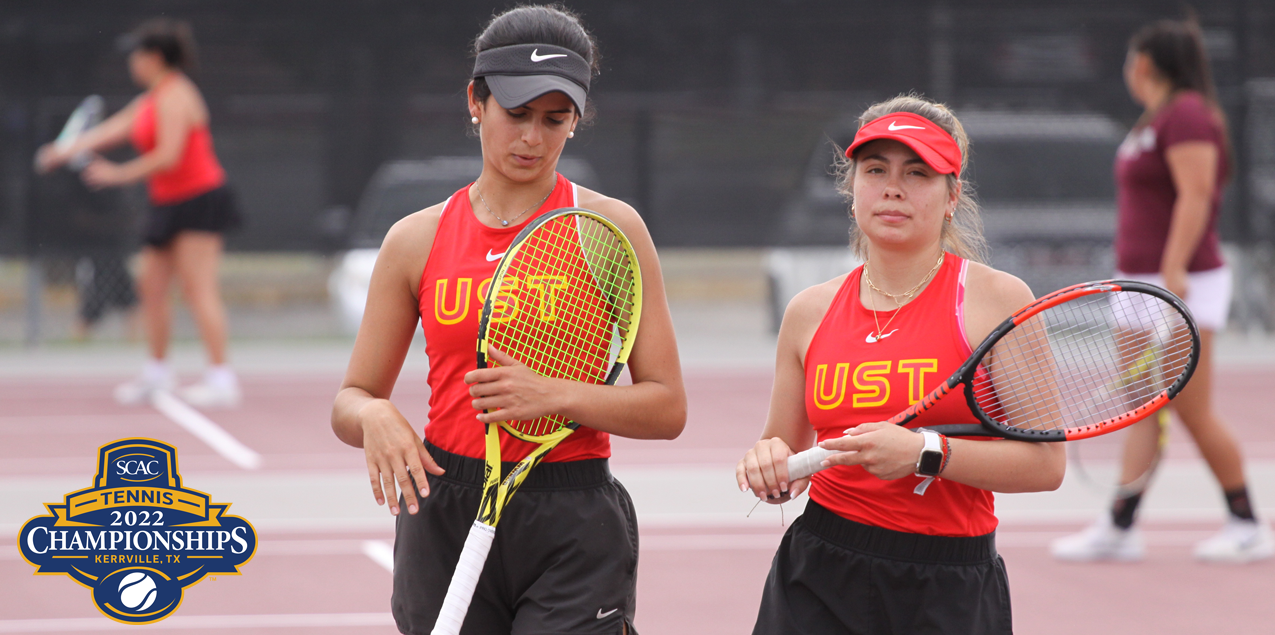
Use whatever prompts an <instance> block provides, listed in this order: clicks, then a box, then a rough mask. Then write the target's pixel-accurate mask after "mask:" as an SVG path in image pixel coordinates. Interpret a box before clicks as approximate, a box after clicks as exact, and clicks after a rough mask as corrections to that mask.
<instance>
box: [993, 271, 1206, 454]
mask: <svg viewBox="0 0 1275 635" xmlns="http://www.w3.org/2000/svg"><path fill="white" fill-rule="evenodd" d="M1192 347H1193V338H1192V335H1191V330H1190V328H1189V327H1188V326H1187V322H1186V319H1185V318H1184V316H1183V315H1182V314H1181V313H1180V312H1179V311H1178V310H1177V309H1176V308H1175V307H1174V306H1173V305H1171V304H1169V303H1168V302H1165V301H1163V300H1161V299H1159V298H1157V297H1155V296H1152V295H1149V294H1143V293H1138V292H1133V291H1118V292H1111V293H1098V294H1093V295H1086V296H1081V297H1078V298H1075V299H1072V300H1069V301H1066V302H1063V303H1061V304H1058V305H1056V306H1053V307H1050V308H1048V309H1045V310H1044V311H1042V312H1040V313H1038V314H1036V315H1034V316H1032V317H1030V318H1028V319H1027V320H1025V321H1023V322H1022V323H1021V324H1019V325H1018V326H1017V327H1015V328H1014V329H1013V330H1011V331H1010V332H1009V333H1008V334H1007V335H1006V336H1005V337H1004V338H1002V339H1001V340H1000V341H999V342H997V343H996V345H995V346H993V347H992V349H991V351H990V352H989V354H988V355H987V356H986V357H985V358H984V360H983V364H982V367H983V368H982V370H981V371H980V372H979V373H978V374H976V376H975V379H974V380H973V381H972V386H971V387H972V389H973V392H974V396H975V399H976V400H977V402H978V404H979V406H980V408H981V409H982V410H983V412H984V413H986V414H987V415H989V416H990V417H991V418H992V419H994V420H997V421H999V422H1001V423H1003V424H1005V425H1008V426H1010V427H1015V428H1019V429H1022V430H1041V431H1044V430H1075V429H1080V428H1085V427H1088V426H1094V425H1099V424H1103V423H1104V422H1108V421H1111V420H1113V419H1116V418H1118V417H1120V416H1122V415H1125V414H1128V413H1130V412H1131V411H1133V410H1135V409H1137V408H1139V407H1140V406H1142V405H1144V404H1146V403H1148V402H1150V401H1151V400H1153V399H1155V398H1156V396H1157V395H1159V394H1160V393H1161V392H1163V391H1164V390H1166V389H1167V388H1168V387H1169V386H1170V385H1172V384H1173V382H1175V381H1176V380H1177V379H1178V378H1179V377H1180V376H1181V375H1182V374H1183V373H1184V372H1185V371H1186V369H1187V367H1188V366H1189V364H1190V359H1191V350H1192Z"/></svg>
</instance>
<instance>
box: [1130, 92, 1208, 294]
mask: <svg viewBox="0 0 1275 635" xmlns="http://www.w3.org/2000/svg"><path fill="white" fill-rule="evenodd" d="M1225 135H1226V132H1225V131H1224V130H1223V128H1222V122H1221V121H1219V120H1218V118H1217V116H1216V115H1215V114H1214V112H1213V109H1212V108H1211V107H1209V104H1208V102H1206V101H1205V100H1204V97H1203V96H1202V95H1200V94H1199V93H1197V92H1193V91H1187V92H1182V93H1180V94H1178V96H1177V97H1175V98H1172V101H1171V102H1170V103H1169V104H1168V105H1167V106H1165V107H1164V108H1163V109H1161V110H1160V112H1158V113H1156V115H1155V117H1153V118H1152V119H1151V122H1150V123H1149V124H1147V125H1145V126H1139V127H1137V128H1134V129H1133V130H1131V131H1130V132H1129V136H1127V137H1125V140H1124V142H1123V143H1121V144H1120V150H1119V151H1118V152H1116V204H1117V208H1118V210H1119V220H1118V228H1117V231H1116V263H1117V265H1116V266H1117V267H1118V268H1119V269H1120V271H1123V272H1125V273H1159V272H1160V257H1161V256H1162V255H1163V254H1164V247H1165V244H1167V243H1168V240H1169V221H1170V220H1171V219H1172V218H1173V204H1174V202H1175V201H1176V200H1177V198H1178V193H1177V188H1176V187H1174V185H1173V177H1172V175H1171V174H1170V172H1169V164H1168V162H1167V161H1165V152H1166V151H1167V150H1168V149H1169V148H1170V147H1172V146H1174V145H1176V144H1179V143H1185V142H1189V141H1206V142H1208V143H1212V144H1214V145H1215V146H1217V149H1218V152H1217V185H1216V186H1214V190H1213V196H1212V199H1211V200H1210V202H1209V224H1208V227H1207V228H1206V229H1205V231H1204V236H1202V237H1201V238H1200V244H1199V246H1198V247H1196V250H1195V254H1194V255H1193V256H1192V257H1191V261H1190V263H1188V265H1187V271H1207V270H1209V269H1217V268H1218V267H1221V266H1222V265H1223V262H1222V253H1221V249H1220V247H1219V246H1218V234H1217V219H1218V213H1219V211H1220V208H1221V203H1222V184H1223V183H1225V182H1226V176H1227V173H1228V171H1229V169H1230V166H1229V165H1228V164H1227V159H1226V143H1225V138H1226V137H1225Z"/></svg>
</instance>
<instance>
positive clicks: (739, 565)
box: [0, 368, 1275, 635]
mask: <svg viewBox="0 0 1275 635" xmlns="http://www.w3.org/2000/svg"><path fill="white" fill-rule="evenodd" d="M117 379H118V378H95V379H84V378H74V379H66V378H59V379H41V378H21V379H5V380H3V381H0V484H6V485H5V487H8V488H9V489H7V490H0V495H3V496H10V497H9V498H0V512H2V513H3V514H4V516H3V520H0V528H2V529H3V533H4V536H5V540H4V543H0V591H2V593H0V633H36V632H40V633H58V632H67V633H70V632H92V631H99V630H117V628H116V625H114V624H113V623H110V622H108V621H107V620H105V618H102V617H101V615H100V614H99V613H98V611H97V609H96V608H95V607H94V605H93V604H92V601H91V599H90V592H89V590H88V589H85V588H82V587H80V586H79V585H77V584H75V583H74V582H72V581H71V580H70V579H68V578H66V577H65V576H39V577H37V576H32V575H31V573H32V571H33V568H32V567H31V566H30V565H29V564H27V563H26V562H25V561H23V560H22V559H21V557H20V556H19V555H18V551H17V549H16V548H15V546H14V544H13V542H12V541H13V538H14V536H15V534H16V530H17V526H16V525H18V524H21V523H22V522H23V521H25V520H26V519H27V518H29V517H31V516H35V515H38V514H42V513H44V510H43V509H42V508H41V507H40V506H39V505H38V504H33V503H29V502H24V503H23V505H24V507H23V508H22V509H14V508H12V505H13V504H14V503H12V501H13V500H17V499H15V498H13V496H16V495H12V496H11V495H10V494H8V493H7V492H10V491H18V490H20V489H21V488H22V487H23V484H28V483H29V484H41V485H40V486H43V485H42V484H46V483H47V484H48V487H49V491H40V492H38V497H39V498H40V500H42V501H45V502H58V501H60V500H61V498H62V496H63V495H64V494H66V493H67V492H69V491H70V490H71V489H72V488H75V489H78V488H80V487H87V486H88V485H89V484H90V480H91V478H92V473H93V470H94V468H95V461H96V453H97V448H98V447H99V446H100V445H102V444H105V443H108V442H110V441H113V440H115V439H118V438H123V437H131V436H143V437H152V438H156V439H160V440H163V441H166V442H168V443H172V444H174V445H176V446H177V447H178V449H179V452H180V455H179V458H180V467H181V470H182V474H183V476H184V478H185V481H186V482H185V484H186V485H187V486H189V487H193V488H195V489H201V479H209V480H215V479H216V478H218V477H219V475H220V476H225V475H237V476H240V477H242V476H244V475H246V474H249V473H248V472H245V471H244V470H242V469H241V468H239V467H236V465H235V464H233V463H232V462H230V461H228V460H227V459H226V458H224V457H223V456H222V455H220V454H218V453H217V452H216V451H215V450H213V449H212V448H211V447H209V446H208V445H206V444H205V443H204V442H203V441H201V440H200V439H198V438H196V437H195V436H193V435H191V434H190V433H188V432H186V431H185V430H183V429H182V428H180V427H178V426H177V425H175V424H174V423H173V422H172V421H170V420H169V419H167V418H166V417H165V416H163V415H162V414H160V413H159V412H157V411H156V410H154V409H152V408H149V407H141V408H126V407H121V406H118V405H116V404H114V403H113V402H112V401H111V400H110V397H109V394H110V388H111V386H112V385H113V383H114V382H115V381H116V380H117ZM1272 380H1275V371H1272V370H1263V369H1255V368H1249V369H1235V368H1232V369H1227V370H1224V371H1223V372H1221V373H1220V374H1219V378H1218V385H1219V392H1220V399H1219V402H1220V408H1221V410H1222V413H1223V415H1224V416H1226V417H1227V418H1228V420H1229V421H1230V422H1231V423H1232V425H1233V427H1234V429H1235V431H1236V433H1237V436H1239V437H1240V438H1241V439H1243V440H1244V444H1245V448H1246V454H1247V457H1248V458H1249V459H1250V460H1253V461H1254V462H1263V461H1265V462H1269V461H1270V460H1271V459H1275V426H1273V425H1271V423H1272V422H1271V417H1270V416H1269V415H1268V414H1266V413H1265V412H1264V411H1263V410H1262V406H1263V404H1264V401H1265V400H1264V399H1263V396H1264V395H1263V391H1264V390H1265V389H1264V386H1267V385H1270V383H1271V381H1272ZM339 381H340V378H339V376H336V375H330V374H318V373H316V374H309V375H289V376H283V375H268V376H266V375H263V376H251V375H250V376H246V377H245V382H244V383H245V392H246V397H245V403H244V405H243V406H242V407H241V408H239V409H238V410H233V411H221V412H211V413H208V414H209V417H210V418H211V419H212V420H214V421H215V422H216V423H217V424H218V425H220V426H221V427H222V428H224V429H225V431H226V432H228V433H229V434H231V435H232V436H233V437H234V438H236V439H238V440H239V441H240V442H242V443H243V444H244V445H246V446H247V447H249V448H251V449H252V450H254V451H255V452H257V453H259V454H260V455H261V459H262V462H261V467H260V469H258V470H256V471H255V472H253V473H252V474H254V475H255V474H259V475H260V476H253V478H260V479H262V482H263V483H265V482H267V481H269V482H277V481H279V480H280V479H285V480H286V479H290V478H296V479H297V481H298V482H300V483H305V482H306V480H307V479H322V478H324V477H325V476H326V477H330V478H337V479H342V478H344V477H345V475H348V477H349V478H350V479H352V480H354V481H357V482H356V483H354V484H353V485H352V487H353V488H355V489H353V490H352V491H360V490H358V489H357V488H360V487H361V488H364V489H366V485H365V483H364V481H363V480H361V477H360V476H359V474H358V471H359V470H361V469H363V459H362V455H361V453H359V452H358V451H357V450H354V449H351V448H348V447H346V446H344V445H342V444H341V443H340V442H338V441H337V440H336V439H335V437H333V436H332V434H331V431H330V429H329V426H328V412H329V408H330V406H331V399H332V396H333V394H334V392H335V390H336V387H337V385H338V384H339ZM687 387H688V390H689V392H690V400H691V401H690V404H691V410H690V421H689V423H688V425H687V428H686V431H685V433H684V434H683V435H682V436H681V438H679V439H677V440H676V441H673V442H645V441H632V440H616V442H615V444H614V448H615V457H614V459H613V463H614V465H615V467H616V469H617V471H623V470H625V469H628V470H640V471H644V472H643V473H646V472H645V471H646V470H649V471H654V472H658V471H659V470H664V469H668V470H672V469H677V468H684V467H686V466H699V467H705V468H711V469H710V471H709V473H710V474H715V473H720V475H721V477H720V478H721V480H722V482H723V483H726V484H729V483H730V482H731V481H733V464H734V462H735V461H736V460H737V459H738V457H739V456H740V455H741V454H742V453H743V451H744V450H745V449H746V448H747V447H749V446H750V445H751V444H752V442H753V441H754V440H755V439H756V437H757V434H758V432H759V430H760V427H761V424H762V422H763V419H764V416H765V409H766V404H767V401H768V398H769V391H770V376H769V373H767V372H765V371H758V370H733V371H708V370H690V371H688V372H687ZM394 398H395V401H396V403H397V404H398V406H399V408H400V409H401V410H402V411H403V412H404V413H405V414H406V415H407V416H408V417H409V418H410V419H412V420H413V421H420V422H423V421H424V417H425V414H426V412H427V408H428V392H427V390H426V389H425V388H424V378H423V377H421V376H419V375H416V376H410V377H404V378H403V380H401V381H400V384H399V389H398V390H397V391H396V393H395V396H394ZM1254 413H1261V414H1254ZM1176 432H1177V433H1175V435H1174V437H1173V439H1174V440H1173V442H1172V443H1171V448H1170V452H1169V460H1170V461H1181V462H1189V461H1195V460H1197V455H1196V453H1195V451H1194V449H1193V447H1192V446H1191V445H1190V444H1189V442H1187V440H1186V439H1185V434H1184V433H1181V432H1180V431H1176ZM1115 451H1116V446H1115V445H1114V444H1113V443H1110V442H1106V443H1105V444H1104V442H1097V443H1094V444H1091V446H1086V452H1087V454H1086V457H1087V458H1088V457H1093V458H1095V459H1098V460H1102V459H1104V458H1106V459H1109V458H1110V457H1112V456H1114V455H1115ZM271 479H275V480H274V481H271ZM62 484H65V485H66V486H65V487H64V488H63V489H60V490H59V489H57V488H56V487H55V486H61V485H62ZM694 486H697V485H696V484H694V483H687V484H686V487H694ZM205 491H208V492H209V493H210V494H211V495H212V497H213V500H214V501H222V499H221V498H219V495H218V492H217V491H215V490H205ZM341 495H344V494H343V493H342V494H341ZM362 495H365V496H367V497H368V498H370V494H369V493H367V492H366V491H364V492H363V494H362ZM667 495H668V497H669V498H670V499H673V498H676V497H678V496H679V492H678V491H676V490H675V489H674V490H673V491H669V492H668V494H667ZM290 496H292V497H295V498H296V499H297V500H300V501H301V502H302V503H303V504H312V505H314V506H318V507H321V506H323V505H325V504H327V503H326V502H325V501H328V502H332V501H331V496H333V494H331V493H329V492H326V491H323V489H322V488H319V487H313V488H311V487H306V486H304V485H302V486H299V487H297V488H296V489H295V492H294V493H290ZM350 496H351V497H352V500H350V501H340V502H341V503H342V504H345V505H349V506H358V505H364V504H365V503H366V501H365V500H353V497H356V496H358V495H357V494H350ZM740 496H741V498H740V499H739V501H738V507H739V516H740V518H739V520H738V521H737V522H733V523H722V524H704V523H696V522H688V523H682V524H678V523H651V524H648V525H646V526H644V527H643V529H642V536H641V540H642V555H641V562H640V566H639V591H638V613H637V627H638V630H639V631H640V632H642V633H644V634H646V635H650V634H656V635H659V634H682V633H687V634H690V633H695V634H699V633H721V634H735V633H748V632H751V626H752V620H753V617H754V616H755V614H756V610H757V603H758V600H759V598H760V595H761V587H762V583H763V580H764V578H765V575H766V572H767V570H768V568H769V564H770V559H771V556H772V554H773V550H774V548H775V545H777V543H778V541H779V538H780V536H781V534H782V532H783V527H781V526H780V525H779V520H778V515H777V514H775V513H773V512H774V510H763V513H760V514H756V515H755V516H754V517H753V518H752V519H747V520H746V519H744V518H743V515H744V514H745V513H747V511H748V508H749V507H751V501H750V500H749V499H747V497H746V496H744V495H742V494H741V495H740ZM1259 498H1260V497H1259ZM22 500H24V501H26V500H27V499H22ZM229 502H231V503H232V506H231V508H230V512H229V513H232V514H233V513H235V512H236V507H235V506H234V505H233V503H234V502H235V501H233V500H231V501H229ZM732 504H733V503H732ZM246 505H247V503H244V504H243V505H241V506H240V509H242V508H243V507H244V506H246ZM642 513H643V510H642V508H641V502H639V514H640V515H641V514H642ZM248 520H250V521H251V520H253V519H252V518H248ZM788 520H789V521H791V513H790V514H789V518H788ZM1081 522H1082V521H1081V519H1074V520H1069V521H1066V522H1051V523H1048V524H1046V523H1043V522H1038V523H1022V522H1018V523H1005V524H1003V525H1002V529H1001V531H1000V534H999V547H1000V550H1001V553H1002V555H1003V556H1004V557H1005V560H1006V562H1007V565H1008V569H1009V575H1010V580H1011V588H1012V592H1013V604H1014V618H1015V630H1016V632H1019V633H1029V634H1044V635H1050V634H1058V635H1062V634H1073V633H1107V632H1132V633H1143V632H1148V633H1149V632H1155V633H1160V634H1175V633H1182V634H1185V633H1200V632H1225V633H1228V634H1242V633H1253V634H1256V633H1271V632H1273V631H1272V628H1271V625H1270V615H1271V613H1270V609H1269V606H1268V603H1269V598H1270V597H1272V595H1273V594H1275V562H1269V561H1268V562H1265V563H1261V564H1256V565H1250V566H1241V567H1228V566H1206V565H1203V564H1198V563H1196V562H1194V561H1193V560H1192V559H1191V556H1190V549H1191V545H1192V544H1193V543H1194V542H1195V541H1196V540H1199V539H1201V538H1203V537H1206V536H1207V535H1209V533H1210V532H1211V531H1213V530H1214V529H1216V523H1215V522H1213V521H1212V520H1211V519H1208V518H1204V519H1199V520H1190V521H1181V522H1173V523H1168V522H1157V523H1146V527H1145V529H1146V530H1147V533H1148V542H1149V544H1150V548H1149V557H1148V560H1147V561H1146V562H1143V563H1140V564H1135V565H1068V564H1061V563H1057V562H1054V561H1053V560H1052V559H1050V557H1049V556H1048V554H1047V545H1048V542H1049V540H1051V539H1052V538H1054V537H1057V536H1061V535H1064V534H1065V533H1068V532H1071V531H1075V530H1076V529H1077V528H1078V527H1079V526H1080V524H1081ZM390 527H391V525H390V523H389V522H388V521H387V522H386V523H384V525H377V524H372V525H369V524H367V523H364V525H363V526H361V527H360V526H353V525H347V526H341V525H340V524H339V523H338V524H336V525H327V526H325V525H322V524H320V525H315V526H308V527H307V526H295V527H285V526H281V525H277V526H273V527H270V526H260V527H258V530H259V532H260V536H261V545H260V548H259V550H258V552H257V554H256V556H255V557H254V558H253V560H252V561H250V562H249V563H248V564H247V565H245V566H244V567H243V575H240V576H219V577H217V578H216V579H213V580H205V581H203V582H201V583H199V584H198V585H196V586H194V587H191V588H189V589H187V591H186V593H185V600H184V603H183V605H182V606H181V608H180V609H179V610H178V611H177V612H176V613H175V614H174V615H173V616H172V617H170V618H168V619H167V620H165V621H163V622H159V623H157V624H154V625H151V626H148V627H146V628H147V630H148V632H170V631H171V632H181V633H194V634H198V633H205V632H206V633H210V634H211V633H223V632H226V631H228V630H235V631H240V632H254V633H255V632H260V633H272V634H273V633H279V634H290V633H327V632H331V633H355V634H362V633H369V634H371V633H392V632H395V629H394V627H393V622H392V619H391V618H390V617H389V615H388V611H389V595H390V590H391V576H390V573H389V571H388V570H387V569H386V567H385V566H383V565H382V564H378V560H377V557H375V555H376V554H377V553H380V554H382V556H381V557H383V554H384V553H385V552H386V550H388V548H389V546H390V545H392V543H393V534H392V531H391V529H390ZM369 554H372V555H369ZM450 573H451V572H440V573H439V575H444V576H450ZM127 628H133V627H123V626H119V627H118V630H124V629H127Z"/></svg>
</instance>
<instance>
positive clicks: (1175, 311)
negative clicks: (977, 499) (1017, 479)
mask: <svg viewBox="0 0 1275 635" xmlns="http://www.w3.org/2000/svg"><path fill="white" fill-rule="evenodd" d="M1199 356H1200V336H1199V332H1198V330H1197V329H1196V326H1195V321H1194V320H1193V319H1192V318H1191V314H1190V312H1189V311H1188V310H1187V308H1186V305H1185V304H1183V302H1182V301H1181V300H1180V299H1178V297H1177V296H1175V295H1173V294H1172V293H1169V292H1168V291H1166V290H1164V289H1161V288H1160V287H1157V286H1155V285H1150V284H1144V283H1141V282H1133V281H1128V280H1104V281H1100V282H1086V283H1082V284H1078V285H1073V286H1070V287H1067V288H1065V289H1061V290H1059V291H1055V292H1053V293H1051V294H1049V295H1046V296H1044V297H1042V298H1040V299H1038V300H1036V301H1034V302H1032V303H1031V304H1029V305H1027V306H1026V307H1024V308H1022V309H1020V310H1019V311H1018V312H1017V313H1015V314H1014V315H1012V316H1010V317H1009V318H1008V319H1006V320H1005V321H1004V322H1002V323H1001V324H1000V325H999V326H997V327H996V329H994V330H993V331H992V333H991V334H990V335H988V336H987V338H986V339H984V340H983V343H982V344H979V346H978V348H977V349H975V350H974V352H973V354H972V355H970V357H969V359H967V360H966V361H965V363H963V364H962V365H961V367H960V368H958V369H957V371H956V372H955V373H953V374H952V376H951V377H949V378H948V379H947V381H946V382H944V383H943V384H941V385H940V386H939V387H938V388H936V389H935V390H934V391H933V392H931V393H930V394H928V395H926V396H925V397H924V398H923V399H921V400H920V401H918V402H917V403H915V404H913V405H912V406H911V407H910V408H908V409H907V410H904V411H903V412H900V413H899V414H897V415H895V416H894V417H893V418H891V419H890V422H891V423H895V424H899V425H903V424H906V423H908V422H910V421H912V420H913V419H915V418H916V417H917V416H918V415H920V414H921V413H923V412H925V411H927V410H929V409H930V408H932V407H933V406H934V404H936V403H938V401H939V400H940V399H942V398H943V397H944V396H946V395H947V394H948V393H950V392H952V391H954V390H955V389H956V387H957V386H959V385H964V386H965V400H966V402H967V403H968V404H969V407H970V410H971V411H972V412H973V413H974V416H975V417H977V418H978V420H979V423H977V424H955V425H939V426H928V427H927V429H929V430H934V431H935V432H939V433H942V434H947V435H953V436H979V437H1003V438H1007V439H1018V440H1022V441H1075V440H1077V439H1086V438H1089V437H1094V436H1098V435H1101V434H1107V433H1109V432H1114V431H1116V430H1120V429H1122V428H1125V427H1127V426H1129V425H1131V424H1133V423H1135V422H1137V421H1139V420H1141V419H1143V418H1145V417H1147V416H1149V415H1151V414H1153V413H1155V412H1156V411H1157V410H1159V409H1160V408H1161V407H1163V406H1164V405H1165V404H1167V403H1168V402H1169V400H1170V399H1172V398H1174V397H1175V396H1177V394H1178V392H1179V391H1180V390H1182V387H1183V386H1184V385H1186V382H1187V381H1188V380H1189V379H1190V378H1191V373H1193V372H1194V371H1195V366H1196V362H1197V361H1198V360H1199ZM832 454H836V451H834V450H826V449H823V448H820V447H817V446H816V447H814V448H811V449H809V450H806V451H804V452H801V453H798V454H795V455H793V456H790V457H788V478H789V481H790V482H791V481H792V480H796V479H799V478H805V477H807V476H810V475H811V474H814V473H815V472H818V471H819V470H822V469H823V466H822V465H820V464H821V463H822V462H823V460H824V459H826V458H827V457H828V456H830V455H832Z"/></svg>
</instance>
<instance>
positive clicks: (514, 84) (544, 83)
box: [471, 44, 592, 113]
mask: <svg viewBox="0 0 1275 635" xmlns="http://www.w3.org/2000/svg"><path fill="white" fill-rule="evenodd" d="M591 70H592V69H591V68H590V67H589V62H587V61H585V59H584V58H583V57H581V56H580V54H579V53H576V52H575V51H573V50H571V49H567V48H563V47H561V46H554V45H552V44H514V45H511V46H502V47H499V48H494V49H487V50H486V51H483V52H481V53H479V54H478V58H477V59H475V60H474V72H473V75H472V76H471V77H473V78H478V77H482V78H485V79H486V80H487V86H489V87H490V88H491V94H492V96H493V97H495V98H496V103H498V104H500V106H501V107H502V108H518V107H519V106H524V105H526V104H527V102H530V101H533V100H535V99H537V98H539V97H540V96H542V95H545V94H547V93H551V92H553V91H555V90H556V91H559V92H561V93H564V94H565V95H566V96H567V97H569V98H570V99H571V103H573V104H575V106H576V110H577V111H579V112H581V113H583V112H584V102H585V98H586V97H587V96H588V94H589V79H590V75H591Z"/></svg>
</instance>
